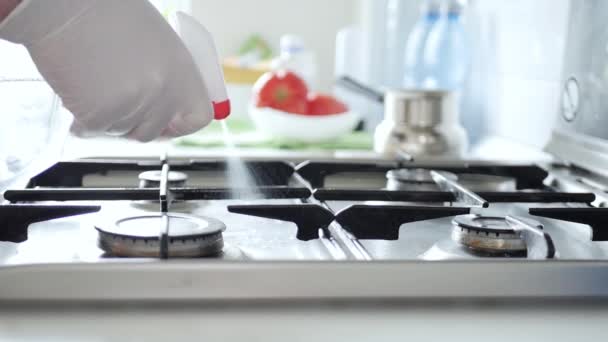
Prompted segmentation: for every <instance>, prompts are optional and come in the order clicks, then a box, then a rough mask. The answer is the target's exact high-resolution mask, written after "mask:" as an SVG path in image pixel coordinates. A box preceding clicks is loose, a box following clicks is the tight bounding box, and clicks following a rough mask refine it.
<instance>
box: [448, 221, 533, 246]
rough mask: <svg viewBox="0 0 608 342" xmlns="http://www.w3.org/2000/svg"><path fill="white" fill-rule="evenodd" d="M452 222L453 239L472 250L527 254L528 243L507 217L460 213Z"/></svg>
mask: <svg viewBox="0 0 608 342" xmlns="http://www.w3.org/2000/svg"><path fill="white" fill-rule="evenodd" d="M452 223H453V228H452V240H454V241H455V242H457V243H459V244H461V245H464V246H466V247H469V248H470V249H471V250H472V251H475V252H480V253H489V254H495V255H509V256H521V255H525V254H526V243H525V242H524V240H522V238H521V237H520V235H519V234H518V233H517V232H516V231H515V230H514V229H513V228H512V227H511V226H510V225H509V222H508V221H507V219H506V218H505V217H490V216H479V215H473V214H471V215H460V216H456V217H455V218H454V220H453V221H452Z"/></svg>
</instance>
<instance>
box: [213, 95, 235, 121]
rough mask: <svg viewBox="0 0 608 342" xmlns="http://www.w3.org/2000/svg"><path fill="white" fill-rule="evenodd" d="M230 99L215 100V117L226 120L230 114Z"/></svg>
mask: <svg viewBox="0 0 608 342" xmlns="http://www.w3.org/2000/svg"><path fill="white" fill-rule="evenodd" d="M230 111H231V109H230V100H225V101H222V102H213V117H214V118H215V120H224V119H226V118H227V117H228V116H229V115H230Z"/></svg>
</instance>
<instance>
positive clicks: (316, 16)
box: [192, 0, 358, 91]
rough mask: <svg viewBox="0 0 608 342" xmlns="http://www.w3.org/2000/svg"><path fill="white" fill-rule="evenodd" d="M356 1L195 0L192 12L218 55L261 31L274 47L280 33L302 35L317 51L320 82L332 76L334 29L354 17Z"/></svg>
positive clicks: (326, 86) (328, 82)
mask: <svg viewBox="0 0 608 342" xmlns="http://www.w3.org/2000/svg"><path fill="white" fill-rule="evenodd" d="M357 5H358V1H356V0H306V1H294V0H256V1H252V0H221V1H220V0H194V1H192V12H193V14H194V16H195V17H197V18H198V19H199V20H200V21H201V22H202V23H203V24H205V26H207V28H208V29H209V30H210V31H211V33H213V34H214V36H215V38H216V41H217V45H218V49H219V50H220V54H221V55H223V56H228V55H231V54H234V53H235V52H236V51H237V50H238V48H239V46H240V44H241V43H242V42H243V41H244V40H245V39H246V38H247V37H248V36H249V35H251V34H253V33H258V34H261V35H262V36H263V37H264V38H265V39H267V40H268V41H269V42H270V43H271V44H273V46H274V47H275V49H277V50H278V42H279V38H280V36H281V34H283V33H293V34H298V35H301V36H302V37H303V38H304V40H305V42H306V43H307V45H308V46H309V47H310V48H311V49H314V51H316V53H317V59H318V63H319V72H320V75H319V76H320V77H319V80H320V84H321V87H322V88H323V90H326V91H327V90H329V89H330V85H331V82H332V79H333V65H334V45H335V44H334V43H335V35H336V32H337V31H338V30H339V29H340V28H342V27H344V26H348V25H350V24H352V23H353V22H354V21H355V20H356V16H357V15H356V14H357V13H358V9H357Z"/></svg>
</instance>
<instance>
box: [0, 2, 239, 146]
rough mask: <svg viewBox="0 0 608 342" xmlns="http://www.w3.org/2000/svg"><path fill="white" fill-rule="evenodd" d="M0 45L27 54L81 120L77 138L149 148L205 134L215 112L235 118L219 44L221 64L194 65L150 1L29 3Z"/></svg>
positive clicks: (3, 29)
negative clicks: (160, 140)
mask: <svg viewBox="0 0 608 342" xmlns="http://www.w3.org/2000/svg"><path fill="white" fill-rule="evenodd" d="M0 38H2V39H6V40H9V41H12V42H14V43H18V44H23V45H25V46H26V48H27V49H28V51H29V53H30V55H31V56H32V59H33V60H34V62H35V63H36V66H37V67H38V69H39V71H40V73H41V74H42V76H43V77H44V78H45V79H46V80H47V82H48V83H49V84H50V85H51V87H53V89H54V90H55V91H56V92H57V94H58V95H59V96H60V97H61V99H62V101H63V104H64V106H65V107H66V108H67V109H68V110H70V111H71V112H72V113H73V114H74V117H75V120H74V124H73V125H72V132H74V133H75V134H76V135H80V136H83V135H89V134H100V133H106V134H111V135H120V136H126V137H129V138H131V139H136V140H139V141H150V140H153V139H155V138H157V137H159V136H169V137H175V136H180V135H185V134H190V133H193V132H195V131H197V130H199V129H200V128H202V127H204V126H206V125H207V124H208V123H209V122H210V121H211V119H212V118H213V116H214V109H213V107H214V105H218V104H220V106H219V110H220V111H221V113H216V116H217V117H218V118H223V117H225V116H227V115H228V113H227V112H226V111H228V112H229V102H228V101H227V97H226V95H225V94H226V92H225V85H224V84H223V78H222V77H221V70H220V68H219V63H218V60H217V54H216V53H215V47H214V46H213V42H212V40H211V46H210V47H209V48H210V49H212V53H207V54H206V56H213V57H214V58H211V59H212V60H204V61H196V63H195V61H194V60H193V57H192V55H191V54H190V52H189V51H188V49H187V48H186V47H185V46H184V43H183V42H182V40H181V39H180V38H179V37H178V36H177V34H176V33H175V32H174V31H173V30H172V29H171V27H170V26H169V25H168V24H167V23H166V22H165V20H164V19H163V18H162V16H161V15H160V14H159V13H158V12H157V11H156V9H155V8H154V7H153V6H152V5H151V4H150V3H149V2H148V1H147V0H52V1H49V0H24V1H23V2H22V3H21V4H20V5H19V6H18V7H17V8H16V9H15V10H14V11H13V12H12V13H11V14H10V15H9V16H8V17H7V18H6V19H5V20H4V21H3V22H2V23H0ZM209 40H210V39H209ZM207 58H208V59H209V58H210V57H207ZM197 63H198V64H199V66H205V67H206V68H207V69H209V70H211V72H210V73H212V74H213V75H214V77H205V75H204V72H203V74H201V72H200V71H199V69H198V67H197ZM218 73H219V75H220V77H219V78H218V77H217V74H218ZM205 82H212V83H213V84H206V83H205ZM208 89H215V91H214V92H213V94H212V95H214V96H216V97H218V96H219V97H220V98H210V93H209V91H208ZM221 97H223V98H221ZM212 100H213V102H215V103H212ZM216 108H218V107H216Z"/></svg>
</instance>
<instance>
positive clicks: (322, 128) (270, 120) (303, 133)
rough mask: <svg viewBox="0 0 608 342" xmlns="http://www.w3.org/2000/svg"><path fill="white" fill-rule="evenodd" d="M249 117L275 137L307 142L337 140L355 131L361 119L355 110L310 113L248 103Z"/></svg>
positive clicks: (267, 133)
mask: <svg viewBox="0 0 608 342" xmlns="http://www.w3.org/2000/svg"><path fill="white" fill-rule="evenodd" d="M249 116H250V117H251V119H252V120H253V123H254V124H255V126H256V128H257V129H258V130H259V131H261V132H263V133H265V134H266V135H268V136H270V137H272V138H277V139H285V140H290V141H298V142H305V143H316V142H324V141H329V140H333V139H337V138H339V137H341V136H343V135H345V134H348V133H350V132H352V131H353V130H354V129H355V127H356V126H357V124H358V123H359V119H360V116H359V114H358V113H355V112H353V111H348V112H345V113H340V114H330V115H315V116H309V115H302V114H292V113H286V112H283V111H280V110H276V109H272V108H258V107H255V106H253V105H250V106H249Z"/></svg>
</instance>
